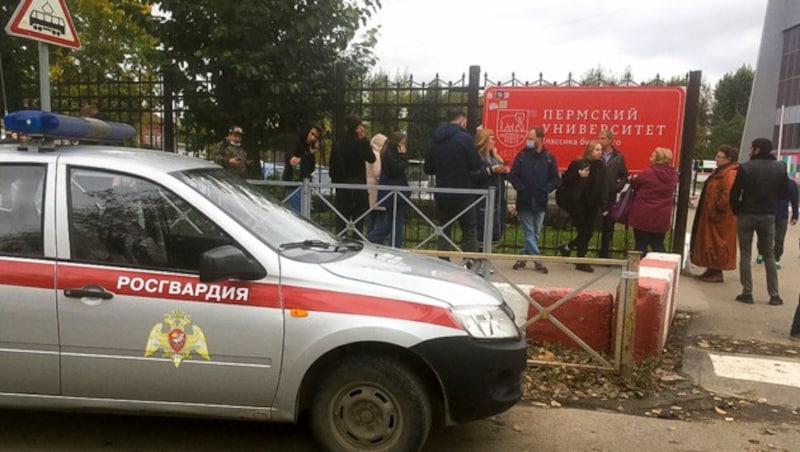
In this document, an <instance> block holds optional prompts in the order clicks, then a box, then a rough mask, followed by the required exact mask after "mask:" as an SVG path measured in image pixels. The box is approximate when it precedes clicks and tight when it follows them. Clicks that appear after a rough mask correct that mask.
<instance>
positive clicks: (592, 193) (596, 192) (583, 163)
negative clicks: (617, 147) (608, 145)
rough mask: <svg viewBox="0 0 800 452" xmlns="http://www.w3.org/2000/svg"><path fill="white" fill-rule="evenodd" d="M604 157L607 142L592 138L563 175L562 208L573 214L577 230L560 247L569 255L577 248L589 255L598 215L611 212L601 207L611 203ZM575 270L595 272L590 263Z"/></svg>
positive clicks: (558, 196) (558, 194)
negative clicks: (568, 240)
mask: <svg viewBox="0 0 800 452" xmlns="http://www.w3.org/2000/svg"><path fill="white" fill-rule="evenodd" d="M602 158H603V145H601V144H600V142H599V141H590V142H589V143H587V144H586V148H585V149H584V151H583V155H582V156H581V157H580V158H578V159H576V160H573V161H572V163H570V164H569V167H568V168H567V171H565V172H564V177H563V178H561V186H560V187H559V188H558V191H557V192H556V201H557V203H558V205H559V207H561V208H562V209H565V210H566V211H567V212H568V213H569V217H570V220H571V221H572V225H573V226H575V229H576V231H577V235H576V236H575V238H574V239H572V241H570V242H569V243H568V244H566V245H562V246H561V248H560V249H559V251H560V252H561V255H562V256H565V257H566V256H569V255H570V253H571V252H572V250H573V249H574V250H575V251H576V253H577V256H578V257H584V256H586V252H587V251H588V249H589V240H590V239H591V238H592V234H593V233H594V223H595V220H596V219H597V214H598V213H601V214H602V215H606V214H607V213H608V212H606V211H604V210H601V209H603V208H605V206H607V205H608V202H607V200H608V183H607V181H606V167H605V164H604V163H603V160H602ZM575 269H576V270H580V271H584V272H593V271H594V268H593V267H592V266H591V265H589V264H576V265H575Z"/></svg>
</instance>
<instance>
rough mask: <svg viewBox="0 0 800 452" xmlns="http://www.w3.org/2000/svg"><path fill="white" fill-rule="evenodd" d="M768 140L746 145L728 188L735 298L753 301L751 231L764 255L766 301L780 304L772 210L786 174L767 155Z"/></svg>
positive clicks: (780, 192)
mask: <svg viewBox="0 0 800 452" xmlns="http://www.w3.org/2000/svg"><path fill="white" fill-rule="evenodd" d="M770 151H772V142H771V141H770V140H768V139H766V138H756V139H755V140H753V143H752V146H751V148H750V160H748V161H747V162H745V163H742V164H741V165H740V166H739V171H738V173H737V174H736V179H734V181H733V187H732V188H731V195H730V203H731V210H732V211H733V214H734V215H736V217H737V231H736V232H737V236H738V238H739V279H740V280H741V283H742V293H741V294H739V295H737V296H736V300H737V301H741V302H742V303H747V304H753V276H752V274H751V271H750V259H751V258H752V247H753V232H755V234H756V236H757V238H758V251H759V252H760V253H761V255H762V256H764V266H765V270H766V273H767V292H769V304H770V305H772V306H780V305H782V304H783V300H781V297H780V294H779V293H778V269H777V267H776V265H775V248H774V245H775V211H776V209H777V206H778V199H779V198H780V197H781V196H782V195H783V193H785V192H786V183H787V182H788V180H789V177H788V176H787V175H786V168H785V167H784V166H783V164H782V163H780V162H778V161H776V160H775V158H774V157H772V155H771V154H770Z"/></svg>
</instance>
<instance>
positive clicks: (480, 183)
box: [472, 129, 508, 246]
mask: <svg viewBox="0 0 800 452" xmlns="http://www.w3.org/2000/svg"><path fill="white" fill-rule="evenodd" d="M494 142H495V137H494V132H493V131H492V130H491V129H480V130H478V131H477V132H476V133H475V147H477V148H478V154H479V155H480V156H481V160H483V161H484V163H486V164H488V165H489V166H490V167H493V166H495V165H503V164H504V162H503V158H502V157H500V155H498V154H497V148H495V145H494ZM507 172H508V169H507V168H506V173H507ZM472 182H473V184H474V185H475V187H476V188H489V187H495V188H496V189H497V190H496V191H495V198H494V201H495V202H494V215H493V217H492V218H493V227H492V241H493V242H496V241H498V240H500V238H501V237H503V232H504V231H505V223H506V222H505V219H506V210H507V208H506V183H505V174H503V173H500V174H498V173H494V172H492V173H491V174H488V175H487V174H486V170H485V169H484V168H481V170H480V171H475V172H474V173H472ZM477 222H478V224H477V226H478V241H479V243H478V245H480V246H482V245H483V241H484V226H485V223H486V203H485V202H482V203H480V204H478V218H477Z"/></svg>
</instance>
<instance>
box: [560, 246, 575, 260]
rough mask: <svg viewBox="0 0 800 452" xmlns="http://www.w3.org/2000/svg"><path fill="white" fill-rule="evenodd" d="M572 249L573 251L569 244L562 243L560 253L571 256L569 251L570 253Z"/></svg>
mask: <svg viewBox="0 0 800 452" xmlns="http://www.w3.org/2000/svg"><path fill="white" fill-rule="evenodd" d="M571 251H572V250H571V249H570V247H569V244H564V245H561V246H560V247H559V248H558V252H559V253H560V254H561V255H562V256H564V257H569V253H570V252H571Z"/></svg>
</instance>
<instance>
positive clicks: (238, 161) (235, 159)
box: [228, 157, 244, 167]
mask: <svg viewBox="0 0 800 452" xmlns="http://www.w3.org/2000/svg"><path fill="white" fill-rule="evenodd" d="M228 164H230V165H231V166H234V167H238V166H242V164H244V162H243V161H242V159H241V158H239V157H231V158H230V159H229V160H228Z"/></svg>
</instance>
